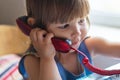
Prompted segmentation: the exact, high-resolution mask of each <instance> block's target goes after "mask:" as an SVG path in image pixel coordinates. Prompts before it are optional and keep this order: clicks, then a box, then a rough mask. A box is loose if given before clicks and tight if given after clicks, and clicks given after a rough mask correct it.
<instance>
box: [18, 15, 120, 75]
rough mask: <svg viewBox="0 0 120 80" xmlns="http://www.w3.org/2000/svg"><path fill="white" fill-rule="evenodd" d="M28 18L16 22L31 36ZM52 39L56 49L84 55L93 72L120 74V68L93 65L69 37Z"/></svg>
mask: <svg viewBox="0 0 120 80" xmlns="http://www.w3.org/2000/svg"><path fill="white" fill-rule="evenodd" d="M27 19H28V17H27V16H23V17H20V18H18V19H17V20H16V22H17V24H18V27H19V28H20V29H21V31H22V32H23V33H24V34H26V35H28V36H29V34H30V31H31V30H32V27H31V26H30V25H28V24H27ZM51 40H52V43H53V45H54V47H55V49H56V51H60V52H63V53H67V52H69V50H70V49H73V50H75V51H76V52H78V53H79V54H80V55H82V56H83V57H84V58H83V60H82V63H83V64H84V65H85V66H86V67H87V68H88V69H89V70H91V71H92V72H95V73H97V74H100V75H114V74H120V70H102V69H99V68H96V67H94V66H92V64H90V62H89V59H88V58H87V56H86V55H85V54H84V53H83V52H81V51H79V50H76V49H74V48H72V47H71V46H70V45H71V41H70V40H68V39H61V38H56V37H54V38H52V39H51Z"/></svg>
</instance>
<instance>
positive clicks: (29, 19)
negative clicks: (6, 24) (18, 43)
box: [27, 17, 35, 26]
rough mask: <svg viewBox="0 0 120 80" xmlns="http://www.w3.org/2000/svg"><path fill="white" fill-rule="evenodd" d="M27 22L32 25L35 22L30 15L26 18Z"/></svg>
mask: <svg viewBox="0 0 120 80" xmlns="http://www.w3.org/2000/svg"><path fill="white" fill-rule="evenodd" d="M27 23H28V24H29V25H31V26H32V25H34V24H35V19H34V18H32V17H29V18H28V20H27Z"/></svg>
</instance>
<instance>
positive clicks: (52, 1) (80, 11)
mask: <svg viewBox="0 0 120 80" xmlns="http://www.w3.org/2000/svg"><path fill="white" fill-rule="evenodd" d="M26 5H27V6H26V7H27V14H28V16H29V17H33V18H35V21H36V24H44V25H47V24H49V23H57V22H60V23H64V22H69V21H71V20H72V19H74V18H84V17H87V16H88V14H89V9H90V8H89V2H88V0H26Z"/></svg>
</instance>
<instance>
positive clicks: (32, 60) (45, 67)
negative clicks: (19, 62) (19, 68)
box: [25, 55, 62, 80]
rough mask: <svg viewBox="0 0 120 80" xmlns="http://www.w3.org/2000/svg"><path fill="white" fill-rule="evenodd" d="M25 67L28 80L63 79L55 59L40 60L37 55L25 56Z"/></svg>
mask: <svg viewBox="0 0 120 80" xmlns="http://www.w3.org/2000/svg"><path fill="white" fill-rule="evenodd" d="M25 69H26V71H27V73H28V75H29V76H28V80H62V79H61V77H60V74H59V72H58V69H57V65H56V62H55V61H54V59H53V60H48V61H47V60H45V61H44V60H43V61H42V60H40V58H36V57H35V56H31V55H28V56H26V58H25Z"/></svg>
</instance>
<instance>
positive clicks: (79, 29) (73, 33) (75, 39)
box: [47, 18, 87, 49]
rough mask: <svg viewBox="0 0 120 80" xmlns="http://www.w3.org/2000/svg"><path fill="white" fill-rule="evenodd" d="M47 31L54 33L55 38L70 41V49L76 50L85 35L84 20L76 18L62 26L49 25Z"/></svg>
mask: <svg viewBox="0 0 120 80" xmlns="http://www.w3.org/2000/svg"><path fill="white" fill-rule="evenodd" d="M47 31H48V32H52V33H54V35H55V37H61V38H66V39H70V40H71V41H72V47H74V48H76V49H77V48H78V47H79V45H80V43H81V40H83V38H84V37H85V36H86V33H87V27H86V19H80V18H77V19H74V20H72V21H71V22H67V23H64V24H61V23H53V24H49V26H47Z"/></svg>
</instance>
